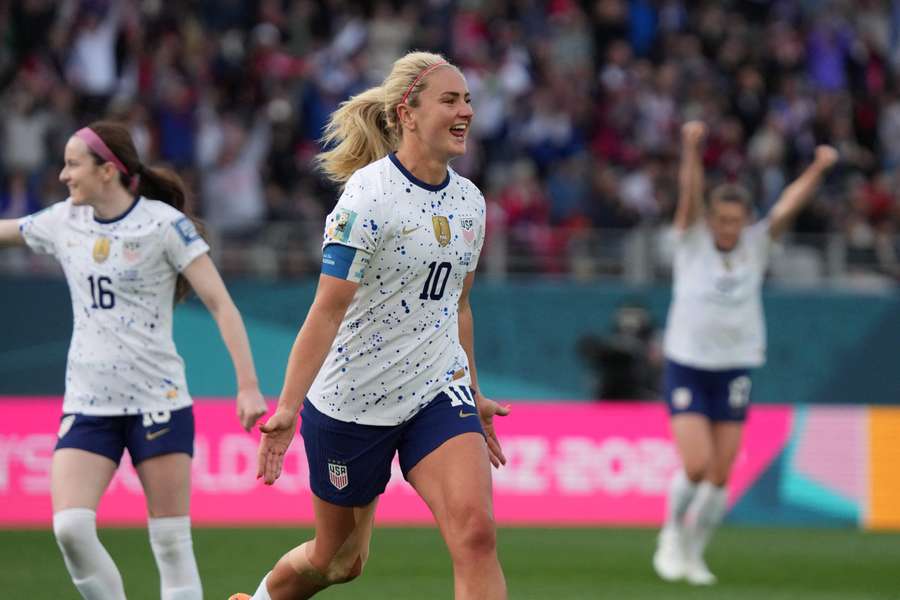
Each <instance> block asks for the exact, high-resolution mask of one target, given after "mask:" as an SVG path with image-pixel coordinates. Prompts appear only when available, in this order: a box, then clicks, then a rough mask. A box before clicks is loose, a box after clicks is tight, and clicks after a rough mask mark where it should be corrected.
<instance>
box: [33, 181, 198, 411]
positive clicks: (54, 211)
mask: <svg viewBox="0 0 900 600" xmlns="http://www.w3.org/2000/svg"><path fill="white" fill-rule="evenodd" d="M19 231H20V232H21V233H22V237H23V238H24V239H25V241H26V243H27V244H28V245H29V246H30V247H31V248H32V249H34V250H35V251H37V252H41V253H46V254H51V255H53V256H54V257H55V258H56V259H57V260H58V261H59V262H60V264H61V265H62V268H63V272H64V273H65V276H66V281H67V282H68V284H69V293H70V295H71V297H72V315H73V317H74V323H73V327H72V341H71V343H70V345H69V356H68V361H67V365H66V392H65V399H64V401H63V412H66V413H82V414H87V415H124V414H139V413H147V412H154V411H163V410H177V409H179V408H184V407H186V406H190V404H191V397H190V395H189V394H188V389H187V383H186V381H185V375H184V362H183V361H182V360H181V357H180V356H178V353H177V352H176V350H175V343H174V342H173V340H172V310H173V304H174V293H175V281H176V279H177V276H178V273H179V272H181V271H182V270H184V269H185V268H186V267H187V266H188V265H189V264H190V263H191V262H192V261H193V260H194V259H195V258H197V257H198V256H200V255H201V254H203V253H205V252H207V251H208V250H209V246H207V245H206V242H205V241H203V239H202V238H201V237H200V236H199V235H198V234H197V231H196V230H195V229H194V225H193V223H192V222H191V221H190V219H188V218H187V217H185V216H184V214H182V213H181V212H180V211H178V210H177V209H175V208H173V207H171V206H169V205H168V204H165V203H164V202H159V201H158V200H148V199H146V198H138V199H136V200H135V202H134V204H132V206H131V208H130V209H128V211H126V212H125V214H123V215H121V216H120V217H118V218H116V219H113V220H109V221H104V220H101V219H98V218H96V217H95V215H94V210H93V208H91V207H90V206H75V205H73V204H72V201H71V199H69V200H66V201H64V202H59V203H57V204H54V205H52V206H50V207H49V208H47V209H45V210H43V211H41V212H38V213H35V214H33V215H29V216H27V217H24V218H22V219H21V220H20V221H19Z"/></svg>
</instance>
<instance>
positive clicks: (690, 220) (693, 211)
mask: <svg viewBox="0 0 900 600" xmlns="http://www.w3.org/2000/svg"><path fill="white" fill-rule="evenodd" d="M704 137H706V125H704V124H703V122H701V121H688V122H687V123H685V124H684V125H682V127H681V165H680V166H679V169H678V206H677V207H676V209H675V221H674V225H675V227H676V228H677V229H679V230H681V231H684V230H685V229H687V228H689V227H690V226H691V225H693V224H694V222H695V221H696V220H697V219H699V218H700V217H701V216H702V215H703V186H704V182H703V157H702V155H701V150H702V146H703V138H704Z"/></svg>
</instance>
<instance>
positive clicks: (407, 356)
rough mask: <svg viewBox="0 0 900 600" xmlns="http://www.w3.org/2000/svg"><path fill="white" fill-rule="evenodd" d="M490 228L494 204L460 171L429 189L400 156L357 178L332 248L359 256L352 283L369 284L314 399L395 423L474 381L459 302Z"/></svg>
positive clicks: (320, 405)
mask: <svg viewBox="0 0 900 600" xmlns="http://www.w3.org/2000/svg"><path fill="white" fill-rule="evenodd" d="M484 223H485V204H484V197H483V196H482V195H481V192H480V191H479V190H478V188H477V187H475V185H474V184H472V182H470V181H469V180H468V179H466V178H464V177H461V176H460V175H458V174H457V173H455V172H454V171H453V170H449V173H448V175H447V179H446V180H445V181H444V183H442V184H440V185H428V184H426V183H424V182H422V181H420V180H418V179H416V178H415V177H414V176H413V175H412V174H411V173H409V172H408V171H407V170H406V169H405V168H403V166H402V164H401V163H400V162H399V161H398V160H397V159H396V157H395V156H394V155H393V154H391V155H389V156H387V157H385V158H383V159H381V160H378V161H376V162H374V163H372V164H370V165H368V166H366V167H364V168H362V169H360V170H359V171H357V172H356V173H355V174H354V175H353V176H352V177H351V178H350V180H349V181H348V182H347V184H346V187H345V189H344V193H343V194H342V195H341V197H340V199H339V200H338V203H337V206H336V207H335V209H334V210H333V211H332V212H331V214H330V215H329V216H328V218H327V221H326V231H325V239H324V246H328V245H330V244H340V245H343V246H349V247H351V248H355V249H356V252H355V256H356V260H355V262H354V265H353V267H352V269H351V271H350V272H349V274H348V276H347V279H350V280H353V281H358V282H359V284H360V286H359V288H358V289H357V291H356V296H355V297H354V299H353V302H352V303H351V304H350V307H349V308H348V310H347V313H346V316H345V317H344V321H343V323H341V327H340V329H339V331H338V334H337V337H336V338H335V341H334V344H333V345H332V347H331V350H330V351H329V353H328V357H327V358H326V359H325V363H324V365H323V366H322V369H321V370H320V371H319V374H318V376H317V377H316V379H315V382H314V383H313V385H312V387H311V389H310V391H309V394H308V397H309V400H310V401H311V402H312V403H313V405H314V406H315V407H316V408H317V409H318V410H319V411H321V412H323V413H325V414H326V415H328V416H330V417H332V418H335V419H338V420H341V421H350V422H357V423H364V424H369V425H395V424H398V423H402V422H404V421H406V420H407V419H409V418H410V417H412V416H413V415H414V414H415V413H416V412H417V411H418V410H419V409H420V408H421V407H423V406H424V405H426V404H427V403H428V402H429V401H431V400H432V399H433V398H434V397H435V396H436V395H437V394H438V392H440V391H441V390H442V389H443V388H444V387H446V386H447V385H448V384H450V383H451V382H453V383H456V384H468V383H470V381H471V379H470V377H469V372H468V371H469V368H468V359H467V357H466V353H465V351H464V350H463V348H462V346H461V345H460V343H459V329H458V324H459V323H458V311H459V305H458V303H459V297H460V293H461V292H462V288H463V281H464V279H465V277H466V275H467V274H468V273H469V272H470V271H474V270H475V267H476V265H477V263H478V257H479V254H480V252H481V247H482V244H483V242H484ZM325 261H326V262H325V266H326V269H323V270H326V271H327V265H328V257H327V256H326V258H325Z"/></svg>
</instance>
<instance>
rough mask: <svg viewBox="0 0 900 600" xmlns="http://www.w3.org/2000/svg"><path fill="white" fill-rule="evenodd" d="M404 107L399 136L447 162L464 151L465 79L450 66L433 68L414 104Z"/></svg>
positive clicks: (468, 113)
mask: <svg viewBox="0 0 900 600" xmlns="http://www.w3.org/2000/svg"><path fill="white" fill-rule="evenodd" d="M403 106H404V113H405V116H401V121H402V123H403V136H404V137H407V136H413V137H415V138H416V140H417V141H418V143H419V144H421V146H422V147H423V148H424V149H425V151H426V152H427V153H428V154H429V155H430V156H431V157H432V158H434V159H437V160H442V161H445V162H449V161H450V159H452V158H454V157H457V156H462V155H463V154H465V152H466V139H467V138H468V135H469V127H470V125H471V123H472V117H473V115H474V114H475V113H474V112H473V111H472V100H471V95H470V94H469V88H468V86H467V85H466V80H465V79H464V78H463V76H462V75H461V74H460V73H459V71H457V70H456V69H454V68H451V67H441V68H438V69H435V70H434V71H433V72H432V73H430V74H429V75H428V76H427V78H426V87H425V89H424V90H423V91H422V92H421V93H419V95H418V96H417V106H415V107H412V106H406V105H403Z"/></svg>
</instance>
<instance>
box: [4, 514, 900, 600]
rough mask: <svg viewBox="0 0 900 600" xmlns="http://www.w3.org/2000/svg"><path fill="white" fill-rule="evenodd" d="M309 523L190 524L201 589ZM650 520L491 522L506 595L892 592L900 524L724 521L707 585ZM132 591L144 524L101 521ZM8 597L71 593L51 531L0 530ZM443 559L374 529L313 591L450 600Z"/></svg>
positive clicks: (244, 574)
mask: <svg viewBox="0 0 900 600" xmlns="http://www.w3.org/2000/svg"><path fill="white" fill-rule="evenodd" d="M308 535H309V531H308V530H302V529H293V528H277V529H203V528H198V529H195V530H194V547H195V549H196V552H197V558H198V562H199V565H200V574H201V576H202V578H203V585H204V597H205V598H207V599H215V600H219V599H221V600H224V599H226V598H227V597H228V596H229V595H230V594H231V593H233V592H238V591H244V592H248V593H252V592H253V591H254V590H255V589H256V585H257V584H258V582H259V579H260V577H261V576H262V575H263V574H264V573H265V572H266V571H267V570H268V569H269V568H270V567H271V565H272V564H273V563H274V562H275V560H276V559H277V558H278V557H279V556H280V555H281V554H282V553H283V552H284V551H286V550H287V549H288V548H290V547H291V546H293V545H295V544H296V543H298V542H300V541H302V540H304V539H306V537H307V536H308ZM655 536H656V532H655V531H652V530H649V529H526V528H521V529H520V528H505V529H501V530H500V532H499V544H500V556H501V560H502V562H503V566H504V569H505V571H506V577H507V580H508V582H509V597H510V598H511V599H513V600H526V599H527V600H538V599H540V600H576V599H578V600H582V599H584V600H587V599H610V600H611V599H616V600H620V599H621V600H643V599H654V600H657V599H664V600H669V599H673V600H680V599H695V598H696V599H707V598H708V599H713V598H715V599H724V600H751V599H752V600H782V599H783V600H805V599H809V600H881V599H885V600H898V599H900V565H898V557H900V534H896V533H891V534H873V533H861V532H858V531H855V530H819V529H816V530H814V529H757V528H737V527H726V528H723V529H722V530H721V531H720V532H719V533H718V535H717V536H716V538H715V540H714V541H713V544H712V548H711V553H710V555H709V561H708V562H709V564H710V568H711V569H712V570H713V572H715V573H716V574H717V575H718V576H719V580H720V583H719V584H718V585H716V586H714V587H711V588H705V589H699V588H693V587H691V586H689V585H687V584H683V583H681V584H670V583H663V582H661V581H659V580H657V578H656V577H655V575H654V574H653V571H652V569H651V567H650V556H651V553H652V551H653V547H654V541H655ZM100 538H101V539H102V540H103V542H104V543H105V544H106V546H107V548H108V549H109V551H110V553H111V554H112V556H113V558H114V559H115V560H116V562H117V564H118V565H119V568H120V570H121V571H122V575H123V577H124V579H125V588H126V591H127V593H128V597H129V599H131V600H143V599H157V598H159V587H158V586H159V584H158V579H157V573H156V567H155V565H154V563H153V558H152V555H151V554H150V547H149V543H148V541H147V533H146V531H144V530H140V529H102V530H101V532H100ZM0 564H2V568H0V585H2V588H0V589H2V590H3V595H4V597H9V598H28V599H30V600H38V599H44V598H46V599H51V598H52V599H54V600H58V599H63V598H78V595H77V593H76V591H75V588H74V587H73V586H72V584H71V583H70V581H69V578H68V575H67V574H66V572H65V568H64V566H63V562H62V558H61V556H60V555H59V551H58V550H57V548H56V544H55V542H54V540H53V535H52V533H51V532H50V531H49V530H40V531H26V530H21V531H20V530H2V531H0ZM452 585H453V582H452V578H451V574H450V560H449V558H448V556H447V552H446V550H445V549H444V546H443V542H442V541H441V539H440V537H439V535H438V533H437V531H436V530H435V529H428V528H409V529H406V528H388V527H381V528H376V530H375V536H374V538H373V540H372V555H371V557H370V560H369V563H368V564H367V565H366V572H365V574H364V575H363V577H362V578H360V579H358V580H356V581H354V582H352V583H350V584H347V585H344V586H337V587H334V588H332V589H330V590H326V591H325V592H323V593H322V594H320V595H319V596H317V597H321V598H333V599H334V600H339V599H345V600H363V599H365V600H381V599H384V600H388V599H390V600H405V599H410V600H419V599H429V600H430V599H451V598H452V596H453V593H452V590H453V587H452Z"/></svg>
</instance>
